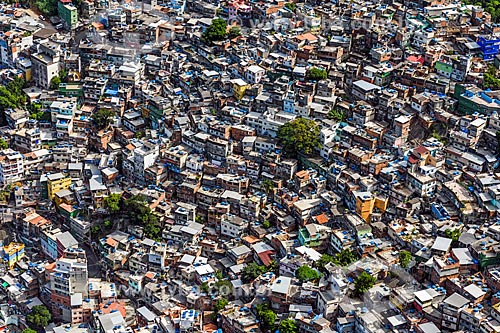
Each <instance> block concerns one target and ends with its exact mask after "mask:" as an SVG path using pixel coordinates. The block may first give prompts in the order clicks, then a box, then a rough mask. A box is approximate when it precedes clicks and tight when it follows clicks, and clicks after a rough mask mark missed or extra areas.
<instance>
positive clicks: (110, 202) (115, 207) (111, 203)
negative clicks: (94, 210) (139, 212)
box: [104, 193, 122, 214]
mask: <svg viewBox="0 0 500 333" xmlns="http://www.w3.org/2000/svg"><path fill="white" fill-rule="evenodd" d="M121 199H122V196H121V194H119V193H112V194H110V195H108V196H107V197H106V198H104V206H105V207H106V209H107V210H108V212H109V213H110V214H115V213H118V212H119V211H120V202H121Z"/></svg>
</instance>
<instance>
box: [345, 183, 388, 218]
mask: <svg viewBox="0 0 500 333" xmlns="http://www.w3.org/2000/svg"><path fill="white" fill-rule="evenodd" d="M352 194H353V195H354V198H355V199H356V213H358V215H359V216H361V218H362V219H363V220H365V221H366V222H370V219H371V216H372V213H373V210H374V209H378V210H379V211H380V212H385V210H386V209H387V204H388V203H389V199H388V198H382V197H377V196H374V195H373V194H372V193H371V192H369V191H353V192H352Z"/></svg>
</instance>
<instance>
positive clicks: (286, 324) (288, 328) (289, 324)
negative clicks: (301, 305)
mask: <svg viewBox="0 0 500 333" xmlns="http://www.w3.org/2000/svg"><path fill="white" fill-rule="evenodd" d="M297 332H298V328H297V322H296V321H295V320H293V319H292V318H288V319H284V320H282V321H281V322H280V333H297Z"/></svg>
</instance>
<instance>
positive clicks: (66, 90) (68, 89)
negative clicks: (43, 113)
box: [59, 83, 83, 97]
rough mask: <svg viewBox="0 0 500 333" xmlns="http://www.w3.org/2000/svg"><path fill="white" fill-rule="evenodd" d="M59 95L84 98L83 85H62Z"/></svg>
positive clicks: (60, 85)
mask: <svg viewBox="0 0 500 333" xmlns="http://www.w3.org/2000/svg"><path fill="white" fill-rule="evenodd" d="M59 94H60V95H63V96H68V97H83V85H82V84H78V83H60V84H59Z"/></svg>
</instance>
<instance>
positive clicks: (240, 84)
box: [231, 79, 250, 100]
mask: <svg viewBox="0 0 500 333" xmlns="http://www.w3.org/2000/svg"><path fill="white" fill-rule="evenodd" d="M231 82H232V83H233V94H234V97H236V99H238V100H240V99H242V98H243V96H245V92H246V91H247V89H248V87H249V86H250V85H249V84H248V83H246V82H245V81H243V80H242V79H234V80H232V81H231Z"/></svg>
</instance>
